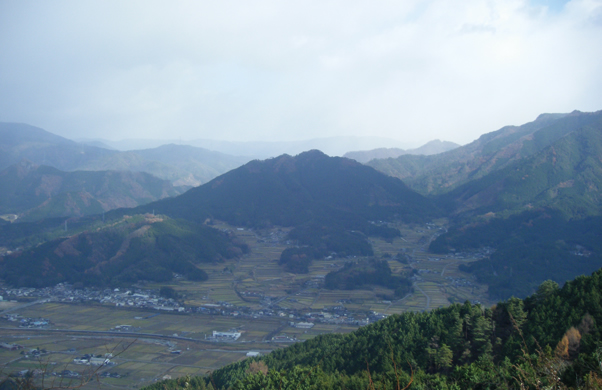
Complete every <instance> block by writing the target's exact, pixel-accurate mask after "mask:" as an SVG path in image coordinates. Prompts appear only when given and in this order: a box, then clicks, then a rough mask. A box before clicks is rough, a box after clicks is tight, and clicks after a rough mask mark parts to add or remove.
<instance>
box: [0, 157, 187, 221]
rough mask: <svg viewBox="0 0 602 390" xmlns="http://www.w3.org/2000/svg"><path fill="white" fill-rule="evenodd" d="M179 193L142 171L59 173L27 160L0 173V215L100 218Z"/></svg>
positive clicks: (166, 182) (35, 218)
mask: <svg viewBox="0 0 602 390" xmlns="http://www.w3.org/2000/svg"><path fill="white" fill-rule="evenodd" d="M180 193H181V190H179V189H177V188H174V187H173V186H172V185H171V183H170V182H168V181H166V180H161V179H158V178H156V177H154V176H152V175H150V174H148V173H142V172H137V173H134V172H123V171H122V172H116V171H102V172H85V171H75V172H63V171H59V170H58V169H56V168H52V167H48V166H40V165H36V164H33V163H31V162H28V161H21V162H20V163H19V164H15V165H11V166H10V167H8V168H6V169H4V170H3V171H0V214H9V213H10V214H17V215H18V216H19V221H21V220H38V219H43V218H53V217H74V216H82V215H89V214H98V213H102V212H104V211H108V210H112V209H116V208H120V207H135V206H138V205H141V204H145V203H149V202H152V201H155V200H158V199H162V198H166V197H170V196H175V195H178V194H180Z"/></svg>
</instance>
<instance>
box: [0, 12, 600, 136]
mask: <svg viewBox="0 0 602 390" xmlns="http://www.w3.org/2000/svg"><path fill="white" fill-rule="evenodd" d="M600 47H602V0H572V1H561V0H549V1H548V0H503V1H497V0H463V1H456V0H448V1H445V0H428V1H423V0H404V1H398V0H394V1H378V0H375V1H369V2H368V1H355V0H345V1H336V0H335V1H329V0H319V1H313V0H304V1H276V0H265V1H262V0H259V1H255V0H246V1H229V0H223V1H185V0H181V1H154V0H144V1H136V0H129V1H127V2H124V1H121V0H117V1H111V0H103V1H94V0H87V1H79V0H74V1H58V0H57V1H29V0H15V1H13V0H0V121H3V122H23V123H27V124H31V125H35V126H38V127H42V128H44V129H46V130H48V131H50V132H53V133H55V134H59V135H62V136H64V137H67V138H71V139H78V138H103V139H109V140H120V139H127V138H151V139H183V140H191V139H201V138H204V139H219V140H228V141H291V140H303V139H311V138H321V137H332V136H378V137H386V138H391V139H395V140H399V141H402V142H404V143H406V144H409V145H414V146H418V145H420V144H423V143H425V142H427V141H429V140H432V139H441V140H448V141H453V142H457V143H460V144H466V143H468V142H470V141H472V140H474V139H476V138H478V137H479V136H480V135H481V134H484V133H487V132H490V131H494V130H497V129H499V128H501V127H502V126H505V125H520V124H523V123H526V122H530V121H532V120H534V119H535V118H536V117H537V116H538V115H539V114H541V113H551V112H571V111H573V110H580V111H597V110H600V109H602V71H601V70H602V50H600ZM383 146H386V145H383Z"/></svg>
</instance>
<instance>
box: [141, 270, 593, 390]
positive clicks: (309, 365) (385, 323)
mask: <svg viewBox="0 0 602 390" xmlns="http://www.w3.org/2000/svg"><path fill="white" fill-rule="evenodd" d="M601 289H602V271H600V270H599V271H596V272H595V273H594V274H592V276H587V277H585V276H584V277H579V278H577V279H576V280H574V281H571V282H569V283H567V284H566V285H565V286H564V287H562V288H559V287H558V285H556V284H555V283H553V282H545V283H543V284H542V285H541V286H540V287H539V289H538V290H537V293H536V294H534V295H532V296H531V297H529V298H527V299H525V300H520V299H518V298H512V299H509V300H507V301H504V302H500V303H499V304H497V305H495V306H493V307H492V308H483V307H481V306H480V305H472V304H470V303H468V302H466V303H464V304H454V305H451V306H449V307H446V308H441V309H437V310H433V311H431V312H425V313H404V314H401V315H393V316H390V317H389V318H387V319H384V320H381V321H378V322H377V323H375V324H372V325H369V326H366V327H363V328H360V329H359V330H357V331H355V332H353V333H351V334H345V335H342V334H331V335H323V336H319V337H316V338H314V339H312V340H308V341H305V342H304V343H297V344H294V345H292V346H290V347H288V348H285V349H279V350H276V351H273V352H272V353H270V354H269V355H267V356H264V357H260V358H254V359H246V360H243V361H242V362H239V363H235V364H232V365H229V366H226V367H224V368H223V369H220V370H217V371H215V372H213V373H212V374H211V376H210V377H208V378H205V381H206V382H204V383H201V382H198V381H196V380H195V381H191V382H192V383H195V385H194V386H192V388H197V389H198V388H204V387H205V386H206V385H209V383H211V385H212V386H214V388H233V389H280V388H282V389H296V388H305V389H340V388H346V389H358V390H359V389H366V388H372V387H371V384H376V385H378V387H377V388H385V389H399V388H402V387H403V386H405V385H406V384H407V383H409V382H410V381H412V383H413V385H412V388H437V389H494V388H496V389H497V388H538V387H536V386H549V387H550V388H566V387H568V386H584V385H585V384H586V383H589V385H590V387H587V388H598V387H596V386H594V385H595V384H596V383H599V382H600V381H599V378H600V371H599V364H598V363H599V352H600V351H599V343H600V340H601V336H602V333H601V328H600V325H599V324H600V323H602V322H601V321H602V305H601V303H602V302H601V297H600V294H599V291H600V290H601ZM527 352H528V354H527ZM268 368H269V370H270V371H269V372H267V369H268ZM398 384H401V387H398ZM183 386H184V383H183V382H181V381H180V382H179V381H167V382H163V383H158V384H155V385H152V386H149V387H148V388H147V389H176V388H181V387H183ZM300 386H302V387H300ZM546 388H547V387H546Z"/></svg>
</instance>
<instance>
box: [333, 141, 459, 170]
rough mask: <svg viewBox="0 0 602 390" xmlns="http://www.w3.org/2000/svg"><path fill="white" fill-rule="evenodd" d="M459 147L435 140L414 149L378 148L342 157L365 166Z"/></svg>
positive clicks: (349, 153) (350, 153)
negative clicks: (402, 156)
mask: <svg viewBox="0 0 602 390" xmlns="http://www.w3.org/2000/svg"><path fill="white" fill-rule="evenodd" d="M459 146H460V145H458V144H456V143H454V142H449V141H440V140H438V139H436V140H433V141H429V142H427V143H426V144H424V145H422V146H421V147H419V148H416V149H408V150H403V149H399V148H378V149H373V150H364V151H355V152H347V153H345V154H344V155H343V157H347V158H351V159H353V160H355V161H358V162H361V163H362V164H365V163H367V162H368V161H370V160H374V159H384V158H397V157H399V156H401V155H404V154H412V155H424V156H430V155H433V154H439V153H443V152H447V151H448V150H452V149H455V148H458V147H459Z"/></svg>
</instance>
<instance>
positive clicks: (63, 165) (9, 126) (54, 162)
mask: <svg viewBox="0 0 602 390" xmlns="http://www.w3.org/2000/svg"><path fill="white" fill-rule="evenodd" d="M116 153H117V152H115V151H113V150H107V149H103V148H99V147H95V146H89V145H83V144H79V143H77V142H74V141H71V140H68V139H66V138H63V137H60V136H58V135H54V134H52V133H49V132H47V131H46V130H43V129H40V128H38V127H34V126H29V125H26V124H22V123H7V122H0V170H1V169H5V168H7V167H9V166H10V165H13V164H17V163H18V162H20V161H21V160H23V159H26V160H29V161H32V162H33V163H34V164H39V165H48V166H52V167H54V168H57V169H60V170H62V171H73V170H77V169H79V167H80V166H82V165H83V164H85V163H87V162H88V161H90V160H94V159H97V158H103V157H109V156H113V155H115V154H116Z"/></svg>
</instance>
